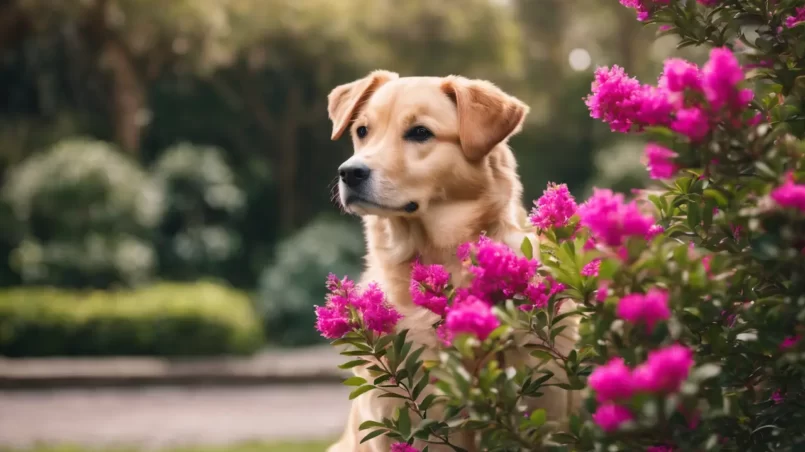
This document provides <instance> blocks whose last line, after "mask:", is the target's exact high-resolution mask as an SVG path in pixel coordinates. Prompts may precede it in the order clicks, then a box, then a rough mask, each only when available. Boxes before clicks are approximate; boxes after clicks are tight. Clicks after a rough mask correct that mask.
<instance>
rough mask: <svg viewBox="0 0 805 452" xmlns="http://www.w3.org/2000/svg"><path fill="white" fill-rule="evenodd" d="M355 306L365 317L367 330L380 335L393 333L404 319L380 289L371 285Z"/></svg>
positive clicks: (375, 285)
mask: <svg viewBox="0 0 805 452" xmlns="http://www.w3.org/2000/svg"><path fill="white" fill-rule="evenodd" d="M353 304H354V305H355V307H356V308H357V309H358V312H360V314H361V317H363V322H364V324H365V325H366V329H368V330H369V331H374V332H375V333H378V334H383V333H386V334H387V333H391V332H392V331H394V326H395V325H397V322H398V321H399V320H400V319H401V318H402V316H401V315H400V313H399V312H397V311H396V310H395V309H394V308H392V307H391V306H389V304H388V303H387V302H386V296H385V295H384V294H383V291H382V290H380V287H379V286H378V285H377V284H375V283H370V284H369V285H368V286H367V287H366V289H365V290H364V291H363V292H362V293H361V294H360V297H358V298H357V299H356V300H355V301H354V302H353Z"/></svg>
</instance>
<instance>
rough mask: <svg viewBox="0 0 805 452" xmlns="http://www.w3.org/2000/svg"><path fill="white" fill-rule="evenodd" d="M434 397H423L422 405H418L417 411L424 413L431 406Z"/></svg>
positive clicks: (430, 395)
mask: <svg viewBox="0 0 805 452" xmlns="http://www.w3.org/2000/svg"><path fill="white" fill-rule="evenodd" d="M436 397H438V396H437V395H436V394H428V395H427V396H425V398H424V399H423V400H422V403H420V404H419V409H420V410H422V411H425V410H427V409H428V408H430V407H431V405H433V402H434V401H435V400H436Z"/></svg>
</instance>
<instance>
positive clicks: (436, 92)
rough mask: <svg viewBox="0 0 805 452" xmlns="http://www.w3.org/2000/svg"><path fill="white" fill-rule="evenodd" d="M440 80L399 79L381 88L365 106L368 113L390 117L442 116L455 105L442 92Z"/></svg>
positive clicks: (431, 78)
mask: <svg viewBox="0 0 805 452" xmlns="http://www.w3.org/2000/svg"><path fill="white" fill-rule="evenodd" d="M443 82H444V79H443V78H440V77H402V78H399V79H396V80H392V81H390V82H388V83H386V84H384V85H383V86H381V87H380V88H379V89H378V90H377V91H376V92H375V93H374V94H373V95H372V96H371V97H370V98H369V102H367V105H366V109H367V110H375V109H377V110H381V111H387V112H389V113H392V112H394V113H402V112H406V113H411V114H417V113H421V114H428V115H435V114H444V113H448V114H449V113H453V112H455V104H453V101H452V100H450V97H448V96H447V94H446V93H445V92H444V91H443V90H442V88H441V87H442V83H443Z"/></svg>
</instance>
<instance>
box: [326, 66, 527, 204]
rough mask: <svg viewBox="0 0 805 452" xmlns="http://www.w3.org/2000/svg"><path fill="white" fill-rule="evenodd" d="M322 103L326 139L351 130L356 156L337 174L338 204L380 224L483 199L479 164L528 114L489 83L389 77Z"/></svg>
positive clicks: (484, 181)
mask: <svg viewBox="0 0 805 452" xmlns="http://www.w3.org/2000/svg"><path fill="white" fill-rule="evenodd" d="M328 101H329V105H328V112H329V116H330V119H331V120H332V122H333V133H332V139H333V140H336V139H338V138H339V137H340V136H341V135H342V134H343V133H344V132H345V131H346V130H347V129H349V130H350V133H351V135H352V141H353V144H354V149H355V152H354V155H353V156H352V157H350V158H349V159H348V160H347V161H345V162H344V163H343V164H342V165H341V166H340V167H339V168H338V172H339V176H340V181H339V194H340V199H341V204H342V205H343V207H344V208H345V209H346V210H347V211H349V212H351V213H355V214H358V215H377V216H383V217H390V216H410V217H416V216H420V215H425V214H426V213H427V212H428V210H429V207H430V206H432V205H435V204H439V203H449V202H460V201H470V200H474V199H477V198H479V197H480V196H482V193H484V189H485V188H487V187H485V186H486V185H488V184H489V177H487V176H488V174H485V170H484V165H483V162H484V161H485V160H486V159H487V158H489V155H490V152H491V151H492V150H493V149H495V147H497V146H498V145H499V144H501V143H504V142H505V141H506V140H507V139H508V138H509V137H510V136H511V135H513V134H514V133H516V132H518V131H519V130H520V127H521V125H522V123H523V119H524V118H525V115H526V114H527V113H528V107H527V106H526V105H525V104H523V103H522V102H520V101H519V100H517V99H515V98H514V97H512V96H510V95H507V94H506V93H504V92H503V91H501V90H500V89H498V88H497V87H496V86H494V85H493V84H491V83H489V82H485V81H481V80H469V79H466V78H463V77H455V76H450V77H445V78H439V77H403V78H400V77H399V76H398V75H397V74H395V73H392V72H387V71H375V72H372V73H371V74H369V75H368V76H367V77H365V78H362V79H360V80H356V81H354V82H352V83H348V84H345V85H341V86H338V87H336V88H335V89H333V91H332V92H331V93H330V95H329V96H328Z"/></svg>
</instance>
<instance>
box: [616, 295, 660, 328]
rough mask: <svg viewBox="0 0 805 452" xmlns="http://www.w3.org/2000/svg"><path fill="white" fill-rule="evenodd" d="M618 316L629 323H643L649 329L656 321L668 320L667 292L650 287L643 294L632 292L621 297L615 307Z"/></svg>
mask: <svg viewBox="0 0 805 452" xmlns="http://www.w3.org/2000/svg"><path fill="white" fill-rule="evenodd" d="M617 314H618V317H620V318H622V319H623V320H626V321H627V322H630V323H634V324H637V323H643V324H645V325H646V329H647V330H648V331H651V330H653V329H654V326H655V325H656V324H657V322H660V321H663V320H668V319H669V318H670V317H671V310H670V309H669V308H668V292H667V291H665V290H662V289H656V288H652V289H650V290H649V291H648V292H647V293H646V294H645V295H644V294H640V293H633V294H629V295H626V296H625V297H623V298H621V299H620V301H619V302H618V308H617Z"/></svg>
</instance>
